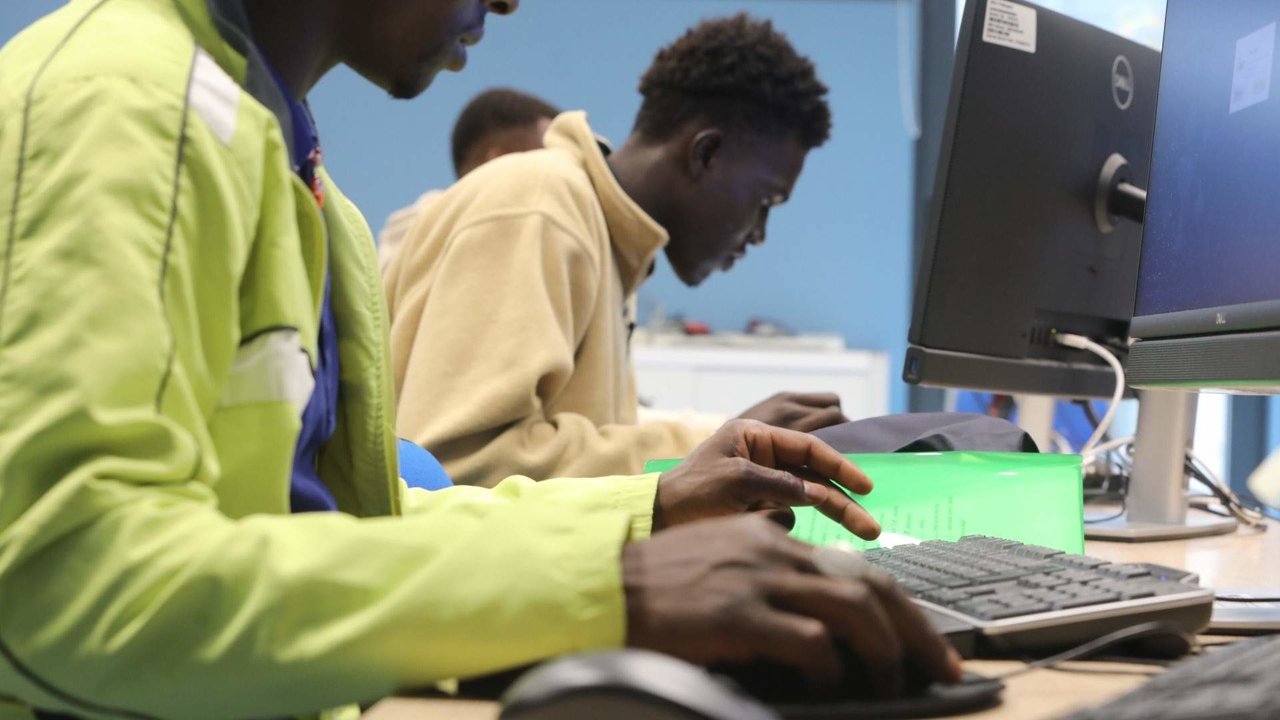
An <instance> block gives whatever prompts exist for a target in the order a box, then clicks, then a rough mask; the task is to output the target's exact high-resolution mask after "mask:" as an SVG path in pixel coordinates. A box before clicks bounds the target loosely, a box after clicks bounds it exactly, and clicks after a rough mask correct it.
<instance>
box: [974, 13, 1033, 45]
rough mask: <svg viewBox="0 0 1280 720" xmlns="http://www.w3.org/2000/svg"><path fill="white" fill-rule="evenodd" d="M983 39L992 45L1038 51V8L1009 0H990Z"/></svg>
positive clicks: (984, 22) (983, 26) (983, 29)
mask: <svg viewBox="0 0 1280 720" xmlns="http://www.w3.org/2000/svg"><path fill="white" fill-rule="evenodd" d="M982 39H983V40H984V41H986V42H989V43H991V44H992V45H1003V46H1004V47H1008V48H1013V49H1014V50H1021V51H1023V52H1029V53H1033V52H1035V51H1036V10H1035V8H1029V7H1027V6H1026V5H1019V4H1018V3H1015V2H1009V0H988V1H987V17H986V19H985V20H983V25H982Z"/></svg>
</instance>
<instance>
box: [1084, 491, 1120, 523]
mask: <svg viewBox="0 0 1280 720" xmlns="http://www.w3.org/2000/svg"><path fill="white" fill-rule="evenodd" d="M1125 503H1126V498H1124V497H1121V498H1120V512H1117V513H1116V514H1115V515H1108V516H1106V517H1100V518H1090V519H1087V520H1085V521H1084V524H1085V525H1093V524H1095V523H1104V522H1110V521H1112V520H1119V519H1120V518H1122V517H1124V512H1125V509H1126V508H1127V507H1128V506H1127V505H1126V504H1125Z"/></svg>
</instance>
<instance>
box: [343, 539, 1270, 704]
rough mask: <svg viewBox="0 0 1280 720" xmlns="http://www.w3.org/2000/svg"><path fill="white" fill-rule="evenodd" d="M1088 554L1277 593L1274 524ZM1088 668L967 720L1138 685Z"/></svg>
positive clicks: (1022, 682) (1027, 679) (1028, 688)
mask: <svg viewBox="0 0 1280 720" xmlns="http://www.w3.org/2000/svg"><path fill="white" fill-rule="evenodd" d="M1086 552H1087V553H1088V554H1090V555H1093V556H1096V557H1100V558H1103V559H1105V560H1112V561H1115V562H1153V563H1159V564H1161V565H1168V566H1170V567H1175V568H1184V569H1187V570H1191V571H1192V572H1196V573H1199V574H1200V579H1201V583H1203V584H1205V585H1209V586H1212V587H1280V526H1277V525H1275V524H1272V526H1271V530H1270V532H1257V531H1251V530H1242V531H1240V532H1237V533H1235V534H1232V535H1222V536H1219V537H1212V538H1202V539H1198V540H1179V541H1172V542H1162V543H1138V544H1127V543H1104V542H1089V543H1088V546H1087V549H1086ZM1077 665H1087V666H1088V668H1089V670H1090V671H1091V672H1087V673H1067V672H1059V671H1053V670H1037V671H1035V672H1031V673H1027V674H1026V675H1022V676H1019V677H1016V678H1012V679H1010V680H1008V681H1007V683H1008V686H1009V687H1008V689H1007V690H1005V693H1004V703H1002V704H1001V705H1000V706H999V707H996V708H993V709H991V710H988V711H986V712H983V713H977V714H974V715H965V716H964V717H966V718H972V719H973V720H1047V719H1049V718H1055V717H1059V716H1061V715H1063V714H1064V713H1066V712H1068V711H1069V710H1071V709H1073V708H1077V707H1084V706H1090V705H1097V704H1100V703H1102V702H1104V701H1106V700H1108V699H1110V698H1112V697H1115V696H1117V695H1121V694H1123V693H1125V692H1126V691H1128V690H1131V689H1133V688H1135V687H1137V686H1138V685H1140V684H1141V683H1142V682H1143V678H1142V677H1141V676H1138V675H1131V674H1124V673H1107V672H1105V671H1106V670H1108V669H1116V670H1125V671H1129V672H1132V671H1133V670H1134V669H1135V668H1134V666H1132V665H1126V666H1123V667H1121V666H1115V665H1110V664H1106V663H1077ZM1020 666H1021V663H1017V662H1008V661H993V660H971V661H969V662H966V663H965V667H966V668H967V669H969V670H973V671H974V672H979V673H983V674H984V675H999V674H1001V673H1004V672H1007V671H1009V670H1013V669H1016V668H1018V667H1020ZM364 717H365V718H366V719H367V720H494V719H495V718H497V717H498V708H497V706H496V705H495V704H493V703H486V702H470V701H456V700H414V699H392V700H385V701H383V702H381V703H378V704H377V705H376V706H374V707H373V708H372V709H371V710H370V711H369V712H368V713H366V714H365V715H364Z"/></svg>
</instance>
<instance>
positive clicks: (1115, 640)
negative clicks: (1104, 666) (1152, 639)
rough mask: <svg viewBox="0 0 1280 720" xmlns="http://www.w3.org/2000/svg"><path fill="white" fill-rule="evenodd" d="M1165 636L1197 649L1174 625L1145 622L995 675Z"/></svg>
mask: <svg viewBox="0 0 1280 720" xmlns="http://www.w3.org/2000/svg"><path fill="white" fill-rule="evenodd" d="M1167 634H1173V635H1177V636H1179V637H1180V638H1182V639H1183V640H1184V641H1185V642H1186V643H1187V646H1188V647H1190V648H1191V649H1192V650H1193V651H1195V650H1196V649H1198V648H1199V644H1198V643H1197V641H1196V639H1195V637H1194V636H1192V635H1190V634H1188V633H1186V632H1184V631H1183V630H1182V628H1180V627H1178V626H1177V625H1174V624H1172V623H1167V622H1145V623H1141V624H1138V625H1133V626H1131V627H1127V628H1124V629H1122V630H1117V631H1115V632H1113V633H1107V634H1106V635H1103V636H1102V637H1100V638H1095V639H1093V640H1090V641H1089V642H1087V643H1085V644H1083V645H1080V646H1077V647H1074V648H1071V649H1070V650H1064V651H1063V652H1060V653H1058V654H1057V655H1050V656H1049V657H1047V658H1044V659H1041V660H1036V661H1035V662H1030V663H1027V665H1026V666H1025V667H1020V668H1018V669H1017V670H1010V671H1009V672H1007V673H1002V674H1000V675H997V676H996V679H997V680H1008V679H1009V678H1012V677H1017V676H1019V675H1025V674H1027V673H1029V672H1032V671H1033V670H1041V669H1050V668H1055V667H1057V666H1058V665H1061V664H1062V663H1064V662H1070V661H1071V660H1079V659H1081V658H1085V657H1089V656H1090V655H1095V654H1097V653H1100V652H1102V651H1103V650H1108V649H1110V648H1113V647H1115V646H1116V645H1119V644H1120V643H1125V642H1129V641H1130V640H1137V639H1139V638H1144V637H1149V636H1152V635H1167Z"/></svg>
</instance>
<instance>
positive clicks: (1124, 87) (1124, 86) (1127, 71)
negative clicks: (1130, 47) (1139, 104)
mask: <svg viewBox="0 0 1280 720" xmlns="http://www.w3.org/2000/svg"><path fill="white" fill-rule="evenodd" d="M1111 97H1112V98H1114V99H1115V101H1116V107H1118V108H1120V109H1121V110H1128V109H1129V106H1130V105H1132V104H1133V66H1132V65H1130V64H1129V58H1127V57H1125V56H1123V55H1117V56H1116V61H1115V62H1114V63H1111Z"/></svg>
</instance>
